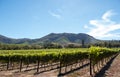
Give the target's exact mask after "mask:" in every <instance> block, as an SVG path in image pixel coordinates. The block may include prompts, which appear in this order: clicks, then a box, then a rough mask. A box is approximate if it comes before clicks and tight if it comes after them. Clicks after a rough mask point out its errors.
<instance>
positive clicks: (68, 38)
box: [0, 33, 97, 44]
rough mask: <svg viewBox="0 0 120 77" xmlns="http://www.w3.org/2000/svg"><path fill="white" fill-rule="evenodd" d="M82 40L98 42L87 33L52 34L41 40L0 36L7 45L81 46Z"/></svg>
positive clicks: (0, 40)
mask: <svg viewBox="0 0 120 77" xmlns="http://www.w3.org/2000/svg"><path fill="white" fill-rule="evenodd" d="M82 40H84V41H85V43H86V44H89V43H94V42H96V41H97V39H95V38H94V37H92V36H90V35H88V34H85V33H78V34H75V33H50V34H48V35H46V36H44V37H42V38H39V39H32V40H31V39H28V38H24V39H11V38H8V37H6V36H3V35H0V42H1V43H7V44H23V43H26V42H27V43H28V44H41V43H43V44H44V43H46V42H52V43H58V44H69V43H76V44H81V42H82Z"/></svg>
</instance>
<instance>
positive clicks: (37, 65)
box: [37, 59, 40, 72]
mask: <svg viewBox="0 0 120 77" xmlns="http://www.w3.org/2000/svg"><path fill="white" fill-rule="evenodd" d="M39 65H40V60H39V59H38V65H37V72H39Z"/></svg>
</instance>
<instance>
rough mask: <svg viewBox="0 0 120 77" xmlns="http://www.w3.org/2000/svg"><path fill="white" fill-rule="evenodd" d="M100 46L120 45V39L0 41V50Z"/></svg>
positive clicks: (112, 46)
mask: <svg viewBox="0 0 120 77" xmlns="http://www.w3.org/2000/svg"><path fill="white" fill-rule="evenodd" d="M91 45H92V46H100V47H108V48H114V47H117V48H118V47H120V40H112V41H100V42H97V43H94V44H85V43H84V41H82V44H75V43H70V44H64V45H61V44H57V43H45V44H42V45H37V44H33V45H28V44H2V43H0V50H17V49H51V48H52V49H53V48H89V47H90V46H91Z"/></svg>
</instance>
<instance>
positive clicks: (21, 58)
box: [20, 58, 22, 72]
mask: <svg viewBox="0 0 120 77" xmlns="http://www.w3.org/2000/svg"><path fill="white" fill-rule="evenodd" d="M21 70H22V58H21V60H20V72H21Z"/></svg>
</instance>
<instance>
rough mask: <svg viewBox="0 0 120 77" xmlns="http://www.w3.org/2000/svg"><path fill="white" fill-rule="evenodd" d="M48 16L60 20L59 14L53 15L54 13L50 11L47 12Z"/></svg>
mask: <svg viewBox="0 0 120 77" xmlns="http://www.w3.org/2000/svg"><path fill="white" fill-rule="evenodd" d="M49 14H50V15H51V16H53V17H56V18H58V19H60V18H61V15H60V14H57V13H54V12H52V11H49Z"/></svg>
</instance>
